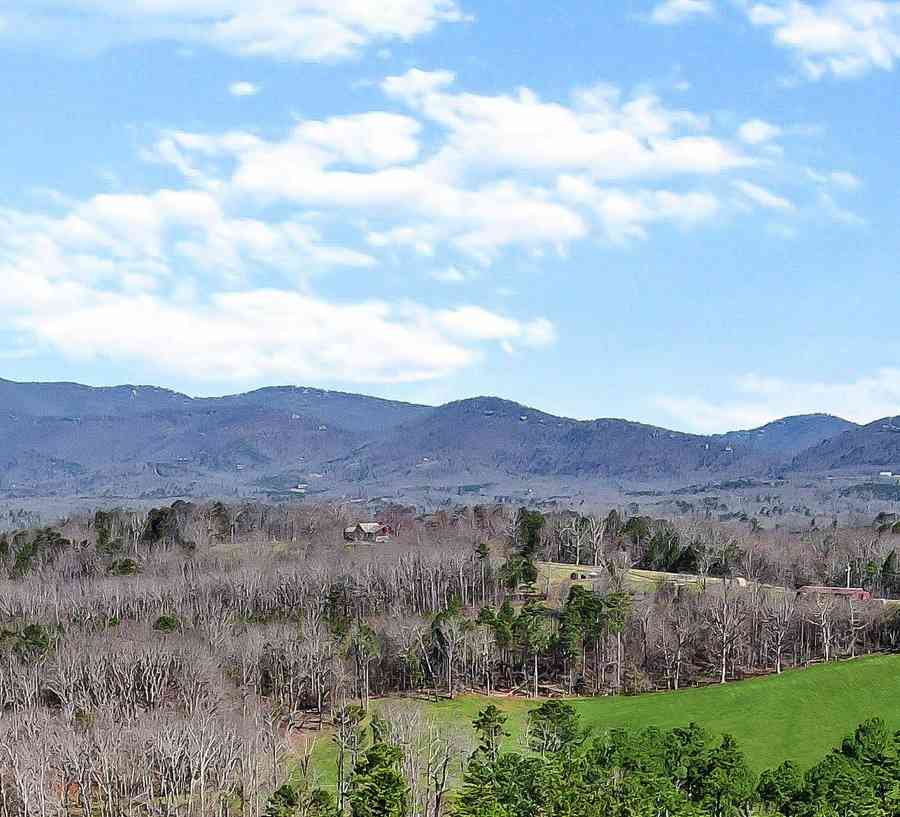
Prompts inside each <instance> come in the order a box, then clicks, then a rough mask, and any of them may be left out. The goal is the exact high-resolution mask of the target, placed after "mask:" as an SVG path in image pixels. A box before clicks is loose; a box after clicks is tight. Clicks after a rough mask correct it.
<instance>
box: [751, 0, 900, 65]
mask: <svg viewBox="0 0 900 817" xmlns="http://www.w3.org/2000/svg"><path fill="white" fill-rule="evenodd" d="M748 14H749V18H750V21H751V22H752V23H754V24H755V25H757V26H761V27H765V28H770V29H771V30H772V36H773V39H774V41H775V43H776V44H777V45H779V46H781V47H782V48H786V49H788V50H790V51H791V52H793V53H794V54H795V55H796V57H797V59H798V62H799V64H800V66H801V68H802V70H803V72H804V73H805V75H806V76H807V77H808V78H810V79H813V80H816V79H821V78H822V77H824V76H826V75H830V76H833V77H836V78H839V79H844V78H850V77H856V76H860V75H861V74H865V73H867V72H869V71H872V70H875V69H881V70H884V71H890V70H893V68H894V66H895V65H896V63H897V60H898V59H900V2H894V0H827V2H823V3H820V4H817V5H813V4H811V3H805V2H800V0H780V2H765V3H756V4H753V5H751V6H749V7H748Z"/></svg>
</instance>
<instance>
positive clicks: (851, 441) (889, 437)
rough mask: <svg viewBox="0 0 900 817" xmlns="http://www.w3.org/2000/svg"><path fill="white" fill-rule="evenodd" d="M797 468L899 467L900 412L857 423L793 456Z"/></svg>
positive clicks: (855, 469)
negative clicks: (899, 414)
mask: <svg viewBox="0 0 900 817" xmlns="http://www.w3.org/2000/svg"><path fill="white" fill-rule="evenodd" d="M792 467H793V469H794V470H796V471H803V472H822V471H847V472H871V471H882V470H885V471H900V416H898V417H886V418H884V419H883V420H877V421H876V422H874V423H869V424H868V425H865V426H858V427H855V428H852V429H849V430H847V431H844V432H843V433H841V434H838V435H837V436H835V437H832V438H831V439H829V440H825V441H824V442H822V443H820V444H819V445H816V446H813V447H811V448H809V449H807V450H806V451H803V452H801V453H799V454H797V456H796V457H795V458H794V461H793V463H792Z"/></svg>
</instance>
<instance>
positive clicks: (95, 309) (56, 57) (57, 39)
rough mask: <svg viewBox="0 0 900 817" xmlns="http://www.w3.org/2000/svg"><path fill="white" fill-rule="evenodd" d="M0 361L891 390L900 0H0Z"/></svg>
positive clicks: (298, 374) (869, 411) (670, 391)
mask: <svg viewBox="0 0 900 817" xmlns="http://www.w3.org/2000/svg"><path fill="white" fill-rule="evenodd" d="M0 112H2V116H0V163H2V164H0V376H2V377H5V378H8V379H13V380H27V381H33V380H40V381H45V380H67V381H77V382H83V383H88V384H91V385H112V384H118V383H135V384H156V385H163V386H167V387H171V388H175V389H178V390H180V391H184V392H186V393H189V394H193V395H212V394H223V393H232V392H237V391H245V390H249V389H252V388H257V387H261V386H268V385H281V384H296V385H304V386H316V387H321V388H329V389H340V390H344V391H354V392H363V393H367V394H375V395H379V396H384V397H390V398H395V399H402V400H410V401H416V402H425V403H431V404H437V403H443V402H447V401H450V400H454V399H460V398H464V397H469V396H475V395H482V394H491V395H497V396H501V397H505V398H509V399H513V400H517V401H520V402H522V403H525V404H527V405H532V406H536V407H538V408H541V409H543V410H545V411H550V412H554V413H557V414H563V415H567V416H572V417H578V418H594V417H626V418H629V419H633V420H640V421H644V422H649V423H654V424H657V425H662V426H666V427H670V428H677V429H679V430H685V431H695V432H718V431H724V430H727V429H735V428H750V427H755V426H758V425H760V424H762V423H765V422H767V421H769V420H772V419H775V418H777V417H782V416H787V415H792V414H799V413H807V412H830V413H834V414H838V415H841V416H844V417H847V418H848V419H851V420H855V421H858V422H869V421H872V420H875V419H877V418H879V417H884V416H888V415H895V414H898V413H900V314H898V313H900V309H898V307H900V297H898V295H900V290H898V283H900V275H898V273H900V229H898V228H900V223H898V222H900V219H898V214H900V207H898V205H900V201H898V199H900V161H898V149H900V0H808V2H800V0H759V2H755V1H754V0H616V2H601V1H600V0H567V2H565V3H562V2H556V3H554V2H547V0H378V2H375V1H374V0H0Z"/></svg>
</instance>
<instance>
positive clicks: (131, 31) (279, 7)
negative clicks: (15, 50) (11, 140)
mask: <svg viewBox="0 0 900 817" xmlns="http://www.w3.org/2000/svg"><path fill="white" fill-rule="evenodd" d="M23 5H25V4H23ZM73 13H76V14H78V15H79V16H78V25H79V38H78V39H79V43H78V44H74V43H69V45H70V46H72V47H77V45H79V44H81V41H91V42H93V43H94V45H95V47H96V46H104V45H115V44H118V43H122V42H133V41H136V40H152V39H165V40H174V41H177V42H181V43H183V44H187V45H193V44H197V43H202V44H206V45H208V46H211V47H214V48H218V49H221V50H223V51H226V52H228V53H231V54H237V55H241V56H247V57H270V58H273V59H282V60H298V61H321V60H336V59H344V58H348V57H352V56H354V55H356V54H358V53H359V52H360V51H362V50H363V49H365V48H367V47H368V46H370V45H373V44H377V43H384V42H387V41H391V40H401V41H410V40H412V39H414V38H416V37H418V36H421V35H423V34H427V33H429V32H430V31H432V30H434V29H435V28H436V27H437V26H439V25H441V24H444V23H453V22H459V21H461V20H464V19H465V16H464V14H463V12H462V11H461V10H460V8H459V7H458V6H457V5H456V3H455V2H454V0H380V2H378V3H372V2H366V0H327V2H326V0H267V1H266V2H262V3H261V2H258V0H44V2H42V3H40V4H37V5H36V6H35V8H33V9H27V10H22V9H18V8H17V9H16V11H15V12H14V15H13V16H14V21H15V23H16V25H10V26H8V31H9V33H10V35H11V36H12V35H14V34H16V33H18V35H19V36H31V37H35V38H43V39H52V40H54V41H58V42H60V43H63V44H65V42H66V33H67V32H70V31H71V25H72V14H73ZM69 39H71V38H69Z"/></svg>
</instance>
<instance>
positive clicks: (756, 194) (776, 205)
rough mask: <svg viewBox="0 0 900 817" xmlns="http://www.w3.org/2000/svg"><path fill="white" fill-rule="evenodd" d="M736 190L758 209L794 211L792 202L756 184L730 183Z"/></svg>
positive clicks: (740, 181)
mask: <svg viewBox="0 0 900 817" xmlns="http://www.w3.org/2000/svg"><path fill="white" fill-rule="evenodd" d="M732 184H733V185H734V186H735V188H736V189H737V190H740V192H741V193H743V194H744V195H745V196H746V197H747V198H748V199H750V201H752V202H753V203H754V204H758V205H759V206H760V207H766V208H768V209H770V210H785V211H788V210H794V209H796V208H795V207H794V205H793V203H792V202H790V201H788V199H786V198H784V197H783V196H779V195H776V194H775V193H773V192H772V191H771V190H766V188H764V187H760V186H759V185H758V184H752V183H751V182H748V181H743V180H736V181H734V182H732Z"/></svg>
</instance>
